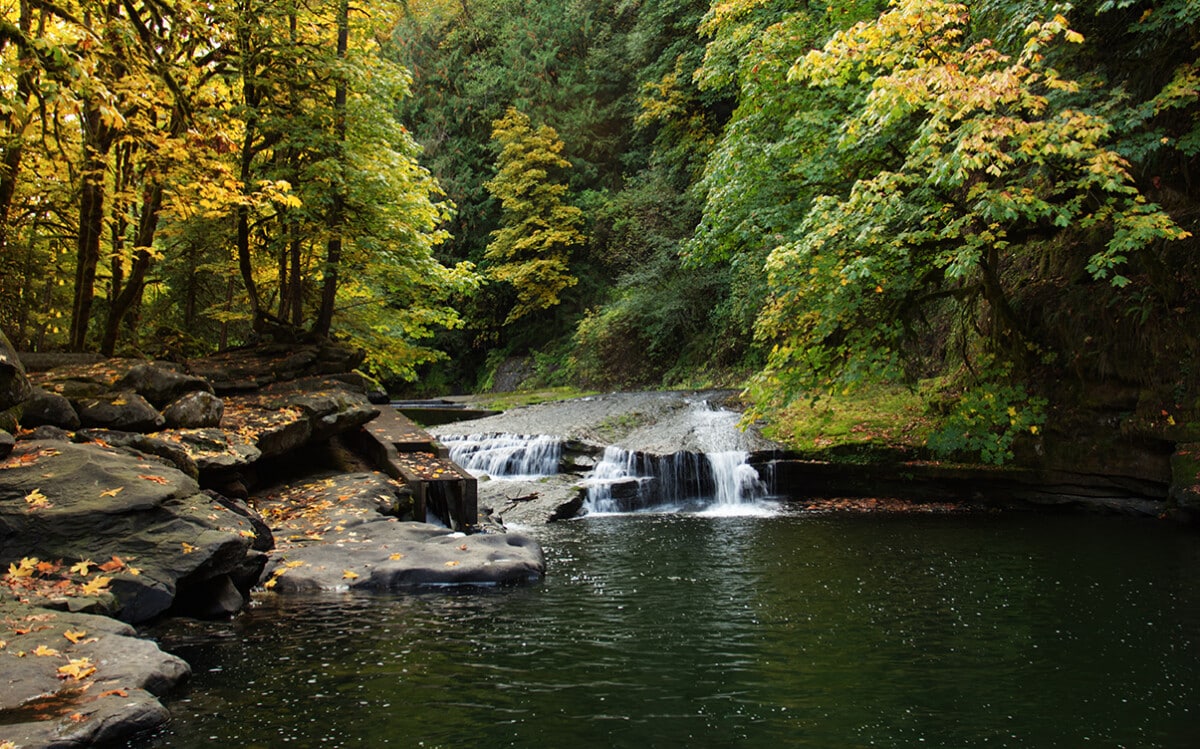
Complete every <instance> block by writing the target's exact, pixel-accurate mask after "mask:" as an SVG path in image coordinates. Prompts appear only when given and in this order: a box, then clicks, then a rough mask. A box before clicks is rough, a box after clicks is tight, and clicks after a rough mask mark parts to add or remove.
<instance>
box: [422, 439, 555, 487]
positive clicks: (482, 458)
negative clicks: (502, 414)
mask: <svg viewBox="0 0 1200 749" xmlns="http://www.w3.org/2000/svg"><path fill="white" fill-rule="evenodd" d="M439 439H440V440H441V442H442V444H444V445H445V446H446V447H447V448H448V449H449V450H450V459H451V460H453V461H454V462H455V463H457V464H459V465H460V466H462V467H463V468H465V469H466V470H468V471H470V472H471V473H473V474H477V475H479V474H487V475H488V476H491V477H492V478H507V479H518V478H519V479H530V478H541V477H543V476H552V475H554V474H556V473H558V466H559V462H560V460H561V459H562V440H560V439H559V438H558V437H552V436H547V435H521V434H467V435H446V436H443V437H440V438H439Z"/></svg>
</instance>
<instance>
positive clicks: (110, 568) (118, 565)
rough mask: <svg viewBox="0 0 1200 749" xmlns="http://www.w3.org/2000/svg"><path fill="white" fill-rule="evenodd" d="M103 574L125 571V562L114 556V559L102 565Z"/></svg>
mask: <svg viewBox="0 0 1200 749" xmlns="http://www.w3.org/2000/svg"><path fill="white" fill-rule="evenodd" d="M100 569H101V571H103V572H119V571H121V570H123V569H125V561H124V560H122V559H121V557H119V556H116V555H115V554H114V555H113V558H112V559H110V560H108V561H107V562H105V563H104V564H102V565H100Z"/></svg>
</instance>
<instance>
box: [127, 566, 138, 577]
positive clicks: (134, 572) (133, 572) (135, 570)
mask: <svg viewBox="0 0 1200 749" xmlns="http://www.w3.org/2000/svg"><path fill="white" fill-rule="evenodd" d="M125 571H126V572H128V573H129V574H131V575H133V576H134V577H137V576H138V575H140V574H142V570H141V568H140V567H126V568H125Z"/></svg>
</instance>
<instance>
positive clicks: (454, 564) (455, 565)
mask: <svg viewBox="0 0 1200 749" xmlns="http://www.w3.org/2000/svg"><path fill="white" fill-rule="evenodd" d="M460 564H462V562H459V561H458V560H454V561H451V562H446V566H447V567H457V566H458V565H460Z"/></svg>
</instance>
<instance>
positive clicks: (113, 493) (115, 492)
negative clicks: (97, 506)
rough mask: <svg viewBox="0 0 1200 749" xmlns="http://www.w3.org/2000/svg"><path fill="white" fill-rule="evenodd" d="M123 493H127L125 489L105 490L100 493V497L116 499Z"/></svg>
mask: <svg viewBox="0 0 1200 749" xmlns="http://www.w3.org/2000/svg"><path fill="white" fill-rule="evenodd" d="M123 491H125V487H123V486H118V487H117V488H115V489H105V490H104V491H102V492H100V496H101V497H115V496H117V495H118V494H120V493H121V492H123Z"/></svg>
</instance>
